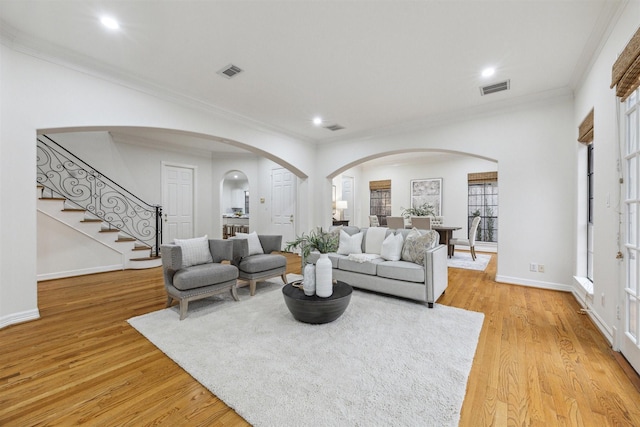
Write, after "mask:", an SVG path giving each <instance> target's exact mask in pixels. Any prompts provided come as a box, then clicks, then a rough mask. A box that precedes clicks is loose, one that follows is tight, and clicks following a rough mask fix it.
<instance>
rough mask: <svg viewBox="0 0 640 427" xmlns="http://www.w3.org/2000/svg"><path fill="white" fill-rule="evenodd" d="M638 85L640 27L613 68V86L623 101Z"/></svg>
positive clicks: (639, 77) (639, 81) (639, 71)
mask: <svg viewBox="0 0 640 427" xmlns="http://www.w3.org/2000/svg"><path fill="white" fill-rule="evenodd" d="M638 86H640V28H638V30H637V31H636V33H635V34H634V35H633V37H632V38H631V40H630V41H629V43H628V44H627V46H626V47H625V48H624V50H623V51H622V53H621V54H620V56H619V57H618V59H617V60H616V62H615V63H614V64H613V69H612V70H611V87H612V88H613V87H615V88H616V96H619V97H620V101H621V102H624V101H626V100H627V98H628V97H629V95H631V94H632V93H633V91H634V90H636V89H637V88H638Z"/></svg>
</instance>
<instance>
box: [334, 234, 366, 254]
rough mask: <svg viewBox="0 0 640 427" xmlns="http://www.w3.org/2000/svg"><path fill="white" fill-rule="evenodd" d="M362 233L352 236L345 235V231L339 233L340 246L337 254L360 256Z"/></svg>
mask: <svg viewBox="0 0 640 427" xmlns="http://www.w3.org/2000/svg"><path fill="white" fill-rule="evenodd" d="M363 236H364V234H363V233H362V232H360V233H356V234H354V235H353V236H350V235H349V234H347V232H346V231H344V230H341V231H340V245H339V246H338V254H340V255H349V254H361V253H362V237H363Z"/></svg>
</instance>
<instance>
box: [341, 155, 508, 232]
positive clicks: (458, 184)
mask: <svg viewBox="0 0 640 427" xmlns="http://www.w3.org/2000/svg"><path fill="white" fill-rule="evenodd" d="M497 168H498V165H497V164H496V162H493V161H490V160H485V159H479V158H476V157H471V156H466V155H459V154H445V153H443V154H439V155H433V157H427V158H422V159H421V158H419V157H417V160H405V161H403V162H402V163H398V162H392V163H390V164H389V163H387V164H379V163H374V164H373V165H369V164H367V163H364V164H363V165H362V166H361V167H360V170H361V172H362V173H361V177H360V180H361V185H360V187H359V188H363V189H364V192H363V193H361V194H362V196H363V197H361V198H360V200H359V206H358V212H359V213H360V215H359V216H358V219H357V221H358V224H359V225H360V226H364V225H367V224H368V223H369V197H368V194H369V192H368V186H369V181H377V180H385V179H390V180H391V204H392V212H391V214H392V216H399V215H401V214H402V208H408V207H410V206H411V189H410V183H411V180H412V179H424V178H442V188H443V197H442V215H443V216H444V217H445V218H444V219H445V225H451V226H454V225H455V226H460V227H462V230H460V231H456V232H455V233H454V236H455V237H464V238H466V237H467V228H466V224H467V202H468V179H467V178H468V177H467V174H468V173H473V172H490V171H497V170H498V169H497ZM345 173H346V174H348V175H350V174H351V170H349V171H347V172H345ZM499 186H500V179H498V188H499ZM498 233H500V231H498Z"/></svg>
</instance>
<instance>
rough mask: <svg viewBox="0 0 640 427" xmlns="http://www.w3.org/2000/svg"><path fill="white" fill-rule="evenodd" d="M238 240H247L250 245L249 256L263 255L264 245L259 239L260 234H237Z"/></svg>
mask: <svg viewBox="0 0 640 427" xmlns="http://www.w3.org/2000/svg"><path fill="white" fill-rule="evenodd" d="M235 238H236V239H247V240H248V242H247V243H249V256H251V255H257V254H263V253H264V249H262V244H261V243H260V238H259V237H258V233H256V232H255V231H254V232H253V233H249V234H247V233H236V235H235Z"/></svg>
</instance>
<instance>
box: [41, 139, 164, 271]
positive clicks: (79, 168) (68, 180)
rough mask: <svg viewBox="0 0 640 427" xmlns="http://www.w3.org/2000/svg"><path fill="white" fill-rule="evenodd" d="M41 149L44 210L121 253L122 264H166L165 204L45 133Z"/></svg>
mask: <svg viewBox="0 0 640 427" xmlns="http://www.w3.org/2000/svg"><path fill="white" fill-rule="evenodd" d="M37 148H38V161H37V163H38V164H37V166H38V175H37V180H38V183H37V184H38V185H37V198H38V201H37V210H38V211H39V212H40V213H42V214H44V215H46V216H48V217H50V218H52V219H54V220H55V221H58V222H60V223H62V224H64V225H65V226H68V227H70V228H72V229H74V230H75V231H77V232H79V233H81V234H83V235H84V236H86V237H87V238H90V239H93V240H95V241H97V242H99V243H100V244H102V245H105V246H107V247H109V248H111V249H112V250H113V251H115V252H117V253H119V254H121V255H122V268H123V269H143V268H152V267H158V266H160V265H162V260H161V259H160V253H159V248H160V244H159V242H160V241H161V239H162V228H161V227H162V222H161V221H160V216H161V213H162V208H161V207H160V206H155V205H150V204H147V203H145V202H143V201H141V200H140V199H139V198H137V197H136V196H134V195H132V194H131V193H129V192H128V191H126V190H124V189H123V188H122V187H120V186H119V185H118V184H115V183H114V182H113V181H111V180H110V179H109V178H107V177H105V176H104V175H103V174H101V173H99V172H98V171H97V170H95V169H93V168H91V167H90V166H89V165H87V164H86V163H84V162H83V161H82V160H80V159H78V158H77V157H76V156H75V155H73V154H72V153H70V152H68V151H67V150H66V149H64V148H63V147H61V146H59V145H58V144H57V143H56V142H55V141H53V140H51V139H50V138H49V137H47V136H46V135H43V136H41V137H38V145H37ZM79 250H82V249H79Z"/></svg>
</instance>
